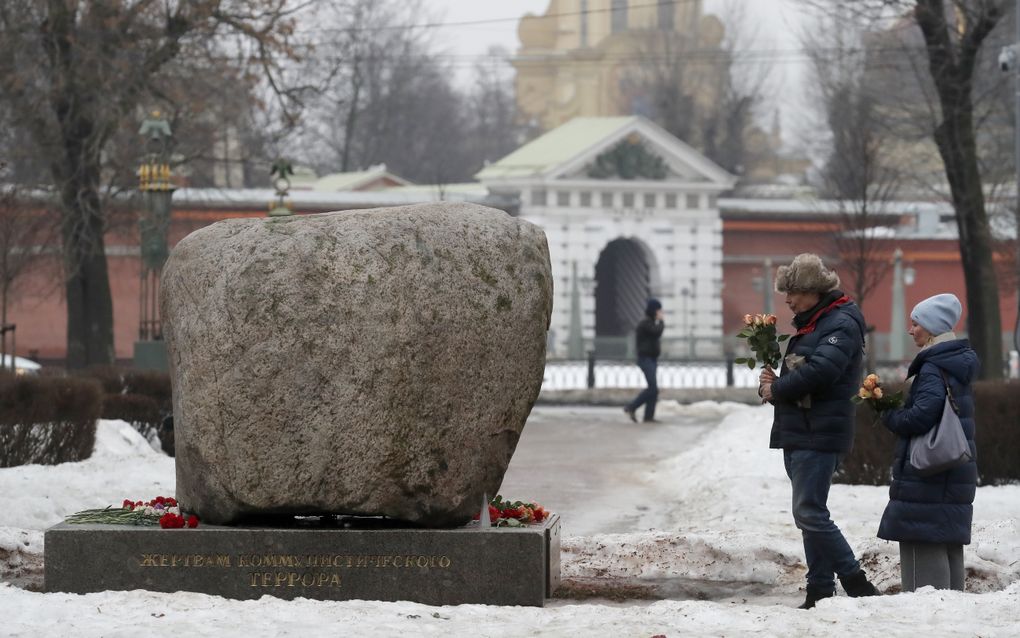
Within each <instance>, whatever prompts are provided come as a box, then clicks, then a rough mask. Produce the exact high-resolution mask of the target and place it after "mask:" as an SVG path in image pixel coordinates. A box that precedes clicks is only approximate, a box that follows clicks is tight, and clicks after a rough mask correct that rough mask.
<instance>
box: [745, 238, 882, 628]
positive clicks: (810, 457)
mask: <svg viewBox="0 0 1020 638" xmlns="http://www.w3.org/2000/svg"><path fill="white" fill-rule="evenodd" d="M838 287H839V277H838V276H837V275H836V273H835V272H833V271H831V270H829V269H827V268H826V267H825V265H824V264H823V263H822V260H821V258H819V257H818V255H812V254H809V253H805V254H802V255H798V256H797V257H796V258H795V259H794V260H793V263H791V264H790V265H789V266H780V267H779V270H778V271H777V273H776V291H777V292H783V293H786V305H787V306H788V307H789V308H790V310H791V311H793V313H794V318H793V324H794V326H795V327H796V328H797V332H796V334H794V335H793V337H791V338H790V340H789V342H788V345H787V349H786V356H785V357H784V359H783V365H782V368H781V375H780V376H778V377H777V376H776V375H775V373H774V372H773V371H772V369H771V368H768V367H766V368H765V369H764V370H763V371H762V373H761V377H760V383H761V385H760V387H759V389H758V393H759V394H760V395H761V396H762V398H764V399H766V400H768V401H771V402H772V404H773V405H775V420H774V421H773V424H772V437H771V442H770V446H771V447H773V448H778V449H782V450H783V462H784V464H785V466H786V474H787V476H789V477H790V483H791V485H792V487H793V520H794V522H795V523H796V524H797V527H798V528H799V529H800V530H801V535H802V537H803V540H804V555H805V558H806V560H807V566H808V570H807V596H806V598H805V599H804V603H803V604H801V605H800V608H801V609H811V608H812V607H814V606H815V603H816V602H818V601H819V600H821V599H823V598H829V597H830V596H832V595H833V594H835V592H836V580H835V576H839V580H840V583H842V585H843V589H844V590H845V591H846V593H847V594H848V595H850V596H852V597H858V596H876V595H878V594H879V592H878V590H876V589H875V587H874V585H872V584H871V583H870V582H869V581H868V578H867V576H866V575H865V573H864V571H863V570H862V569H861V567H860V564H859V563H858V562H857V559H856V558H855V557H854V552H853V550H852V549H850V545H849V543H847V541H846V538H844V537H843V533H842V532H841V531H840V530H839V528H838V527H837V526H836V524H835V523H834V522H833V521H832V519H831V518H830V517H829V508H828V498H829V487H830V486H831V485H832V475H833V474H834V473H835V471H836V468H837V467H839V463H840V461H841V460H842V459H843V457H844V456H845V455H846V454H847V453H848V452H849V451H850V448H851V447H852V445H853V440H854V420H855V414H856V412H855V406H854V404H853V403H851V401H850V398H851V397H852V396H854V394H855V393H856V392H857V388H858V386H859V384H860V380H861V359H862V357H863V353H864V334H865V329H864V326H865V323H864V317H863V315H861V311H860V309H859V308H858V307H857V304H855V303H854V302H853V301H852V300H851V299H850V298H849V297H847V296H846V295H844V294H843V293H842V292H841V291H840V290H838Z"/></svg>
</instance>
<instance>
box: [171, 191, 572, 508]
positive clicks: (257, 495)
mask: <svg viewBox="0 0 1020 638" xmlns="http://www.w3.org/2000/svg"><path fill="white" fill-rule="evenodd" d="M161 294H162V309H163V321H164V335H165V338H166V342H167V349H168V355H169V360H170V369H171V376H172V379H173V389H174V417H175V422H174V429H175V435H176V452H177V497H178V499H179V500H180V501H181V503H182V504H183V505H184V506H185V508H187V509H189V510H191V511H194V512H195V513H197V514H198V515H199V517H200V518H202V519H203V520H205V521H208V522H210V523H231V522H236V521H239V520H241V519H244V518H246V517H247V516H249V515H272V514H318V513H348V514H362V515H384V516H388V517H392V518H396V519H402V520H406V521H410V522H414V523H418V524H421V525H426V526H432V527H441V526H450V525H458V524H461V523H464V522H466V521H468V520H469V519H470V518H471V517H472V516H473V515H474V514H475V513H476V512H478V510H479V507H480V504H481V503H482V495H483V493H487V494H489V495H492V494H494V493H495V492H496V491H497V490H498V489H499V486H500V483H501V482H502V479H503V474H504V472H505V471H506V467H507V464H508V463H509V462H510V457H511V455H512V454H513V451H514V448H515V446H516V445H517V441H518V438H519V437H520V433H521V430H522V428H523V427H524V422H525V420H526V418H527V416H528V414H529V412H530V411H531V407H532V405H533V404H534V402H535V399H536V397H537V396H538V391H539V388H540V386H541V384H542V377H543V367H544V363H545V343H546V330H547V329H548V323H549V316H550V311H551V309H552V277H551V274H550V266H549V252H548V247H547V245H546V239H545V235H544V234H543V233H542V231H541V230H540V229H539V228H538V227H536V226H534V225H532V224H530V223H528V222H525V221H522V220H520V219H516V218H513V217H511V216H509V215H507V214H506V213H503V212H502V211H498V210H493V209H490V208H485V207H483V206H477V205H473V204H450V203H443V204H423V205H416V206H404V207H399V208H382V209H375V210H365V211H357V212H339V213H326V214H322V215H307V216H304V215H302V216H294V217H284V218H262V219H233V220H227V221H221V222H218V223H216V224H213V225H211V226H208V227H206V228H203V229H201V230H198V231H196V232H194V233H192V234H190V235H188V236H187V237H185V238H184V240H182V241H181V242H180V243H179V244H177V246H176V248H175V249H174V250H173V253H172V254H171V255H170V258H169V261H167V263H166V266H165V267H164V270H163V280H162V290H161Z"/></svg>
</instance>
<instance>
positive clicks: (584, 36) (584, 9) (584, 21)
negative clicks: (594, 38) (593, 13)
mask: <svg viewBox="0 0 1020 638" xmlns="http://www.w3.org/2000/svg"><path fill="white" fill-rule="evenodd" d="M581 46H582V47H586V46H588V0H581Z"/></svg>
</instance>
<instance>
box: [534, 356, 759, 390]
mask: <svg viewBox="0 0 1020 638" xmlns="http://www.w3.org/2000/svg"><path fill="white" fill-rule="evenodd" d="M758 374H759V371H758V370H757V369H755V370H749V369H748V368H747V366H740V365H734V366H733V386H734V387H737V388H756V387H758ZM657 378H658V382H659V387H660V388H669V389H674V388H725V387H726V386H727V384H726V363H725V362H724V361H720V362H718V363H712V362H699V363H680V362H675V363H674V362H669V361H660V362H659V369H658V376H657ZM644 386H645V376H644V374H642V373H641V370H640V369H639V368H638V367H637V365H635V364H634V363H630V362H626V363H625V362H617V361H612V362H610V361H599V362H597V363H596V364H595V387H596V388H643V387H644ZM587 387H588V363H587V362H586V361H550V362H548V363H546V364H545V379H544V381H543V382H542V389H543V390H580V389H584V388H587Z"/></svg>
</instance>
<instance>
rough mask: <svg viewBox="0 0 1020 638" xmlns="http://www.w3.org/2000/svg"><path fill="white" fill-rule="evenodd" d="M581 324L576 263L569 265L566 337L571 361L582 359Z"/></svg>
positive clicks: (579, 288) (579, 290) (582, 339)
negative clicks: (568, 322)
mask: <svg viewBox="0 0 1020 638" xmlns="http://www.w3.org/2000/svg"><path fill="white" fill-rule="evenodd" d="M582 329H583V326H582V322H581V282H580V281H578V279H577V261H574V262H572V263H571V282H570V334H569V335H568V336H567V357H568V358H569V359H571V360H573V361H580V360H581V359H583V358H584V334H583V333H582Z"/></svg>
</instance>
